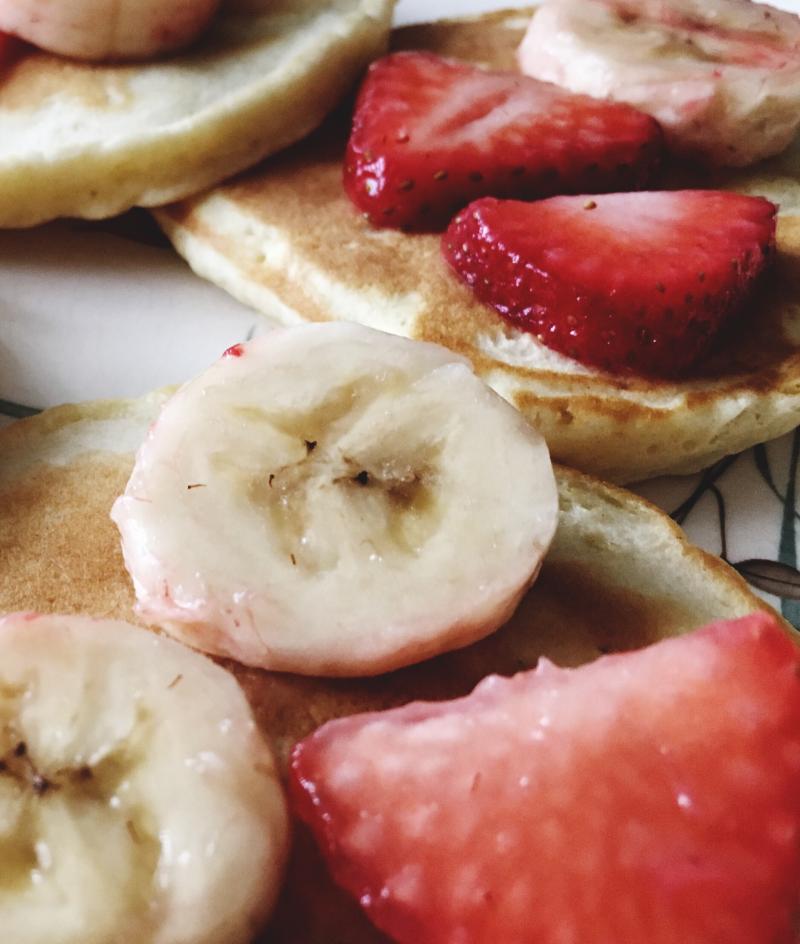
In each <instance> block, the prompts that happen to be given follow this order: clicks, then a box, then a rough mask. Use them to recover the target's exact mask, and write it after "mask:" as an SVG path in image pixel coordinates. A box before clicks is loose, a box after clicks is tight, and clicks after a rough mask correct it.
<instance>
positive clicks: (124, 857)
mask: <svg viewBox="0 0 800 944" xmlns="http://www.w3.org/2000/svg"><path fill="white" fill-rule="evenodd" d="M0 713H2V715H1V720H2V724H1V725H0V928H2V931H0V938H2V940H3V941H7V942H9V944H12V942H13V944H44V942H47V944H129V942H130V944H133V942H135V944H249V942H250V941H251V940H252V938H253V935H254V933H255V931H256V930H257V928H258V927H259V925H260V924H261V923H262V922H263V921H264V920H265V918H266V917H267V915H268V913H269V911H270V910H271V908H272V905H273V903H274V901H275V898H276V897H277V893H278V890H279V879H280V875H281V872H282V869H283V864H284V859H285V857H286V849H287V844H288V819H287V813H286V807H285V802H284V799H283V794H282V791H281V787H280V785H279V783H278V779H277V774H276V772H275V767H274V764H273V759H272V755H271V753H270V750H269V748H268V747H267V746H266V745H265V743H264V742H263V740H262V739H261V737H260V735H259V733H258V731H257V729H256V726H255V723H254V721H253V718H252V715H251V712H250V708H249V706H248V704H247V701H246V699H245V697H244V695H243V693H242V692H241V690H240V689H239V686H238V685H237V684H236V681H235V680H234V679H233V677H232V676H231V675H229V674H228V673H227V672H225V671H224V670H223V669H221V668H219V667H218V666H216V665H215V664H214V663H213V662H211V661H210V660H208V659H206V658H204V657H202V656H200V655H198V654H197V653H195V652H192V651H190V650H188V649H185V648H184V647H182V646H180V645H178V644H177V643H174V642H172V641H171V640H168V639H163V638H159V637H158V636H155V635H154V634H152V633H149V632H147V631H146V630H143V629H137V628H135V627H133V626H131V625H129V624H127V623H121V622H113V621H110V620H91V619H89V618H84V617H75V616H69V617H67V616H36V615H33V614H15V615H12V616H7V617H5V618H3V619H0Z"/></svg>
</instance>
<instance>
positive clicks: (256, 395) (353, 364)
mask: <svg viewBox="0 0 800 944" xmlns="http://www.w3.org/2000/svg"><path fill="white" fill-rule="evenodd" d="M238 353H239V354H240V355H243V356H237V357H234V356H230V354H229V356H226V357H222V358H221V359H220V360H219V361H218V362H217V363H216V364H215V365H214V366H213V367H211V368H210V369H209V370H208V371H206V372H205V373H204V374H203V375H201V376H200V377H199V378H197V379H196V380H195V381H193V382H192V383H190V384H188V385H186V386H185V387H184V388H183V389H182V390H180V391H179V392H178V393H177V394H176V395H175V397H174V398H173V399H172V400H171V401H170V402H169V403H168V404H167V406H166V408H165V409H164V411H163V412H162V414H161V416H160V417H159V419H158V422H157V423H156V425H155V427H154V428H153V429H152V430H151V432H150V434H149V436H148V438H147V440H146V442H145V443H144V445H143V446H142V448H141V449H140V451H139V454H138V457H137V460H136V465H135V468H134V471H133V474H132V476H131V479H130V482H129V483H128V487H127V489H126V492H125V495H124V496H123V497H122V498H120V499H118V500H117V502H116V503H115V505H114V509H113V517H114V520H115V521H116V522H117V524H118V526H119V528H120V531H121V533H122V544H123V552H124V555H125V561H126V564H127V567H128V570H129V571H130V573H131V575H132V577H133V580H134V585H135V587H136V595H137V598H138V601H139V602H138V607H139V612H140V613H141V615H142V616H143V617H144V618H145V619H147V620H148V621H150V622H152V623H155V624H157V625H159V626H163V627H164V628H165V629H166V630H167V631H168V632H170V633H172V634H174V635H176V636H178V637H179V638H181V639H182V640H183V641H185V642H187V643H189V644H190V645H193V646H196V647H198V648H201V649H204V650H206V651H208V652H212V653H215V654H217V655H227V656H230V657H232V658H234V659H238V660H239V661H241V662H244V663H247V664H250V665H258V666H263V667H265V668H273V669H279V670H286V671H292V672H299V673H302V674H318V675H324V674H331V675H363V674H373V673H378V672H381V671H388V670H389V669H392V668H396V667H398V666H401V665H407V664H410V663H412V662H418V661H422V660H423V659H425V658H427V657H429V656H431V655H433V654H435V653H439V652H443V651H446V650H449V649H454V648H457V647H459V646H463V645H466V644H468V643H469V642H472V641H474V640H475V639H478V638H481V637H483V636H486V635H488V634H489V633H490V632H492V631H493V630H495V629H496V628H497V627H499V626H500V625H502V623H504V622H505V621H506V619H508V617H509V616H510V615H511V613H512V612H513V610H514V608H515V606H516V604H517V603H518V601H519V599H520V597H521V596H522V594H523V593H524V591H525V590H526V589H527V587H528V586H529V585H530V583H531V582H532V580H533V579H534V577H535V576H536V574H537V573H538V570H539V566H540V563H541V560H542V557H543V555H544V553H545V551H546V550H547V547H548V545H549V544H550V541H551V539H552V537H553V532H554V530H555V525H556V516H557V511H558V501H557V494H556V486H555V480H554V478H553V472H552V469H551V466H550V460H549V456H548V453H547V447H546V446H545V444H544V441H543V440H542V438H541V436H539V434H538V433H536V432H535V431H534V430H533V429H532V428H531V427H530V426H529V425H528V424H527V423H526V422H525V421H524V419H523V418H522V417H521V416H520V414H519V413H518V412H517V411H516V410H514V409H513V408H512V407H511V406H510V405H509V404H508V403H506V402H505V401H504V400H502V399H501V398H500V397H499V396H497V395H496V394H495V393H493V392H492V391H491V390H489V388H488V387H486V386H485V385H484V384H483V382H482V381H480V380H479V379H478V378H477V377H476V376H475V374H474V373H473V372H472V370H471V368H470V365H469V364H468V362H467V361H466V360H464V359H463V358H461V357H459V356H458V355H456V354H453V353H452V352H450V351H448V350H445V349H444V348H442V347H438V346H436V345H432V344H422V343H420V342H416V341H409V340H406V339H404V338H399V337H395V336H393V335H388V334H383V333H381V332H379V331H373V330H371V329H369V328H364V327H361V326H359V325H353V324H344V323H339V324H326V325H304V326H302V327H298V328H292V329H286V330H282V331H275V332H272V333H270V334H269V335H267V336H265V337H264V338H259V339H256V340H254V341H252V342H249V343H247V344H244V345H241V346H240V347H239V350H238ZM511 481H513V482H514V488H509V487H508V482H511Z"/></svg>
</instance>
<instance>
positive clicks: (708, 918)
mask: <svg viewBox="0 0 800 944" xmlns="http://www.w3.org/2000/svg"><path fill="white" fill-rule="evenodd" d="M799 655H800V652H798V649H797V647H796V645H795V643H794V642H793V641H792V640H790V639H789V638H788V636H787V635H785V634H784V632H783V631H782V630H781V629H780V627H779V626H778V625H777V623H776V621H775V620H774V618H773V617H770V616H767V615H766V614H757V615H753V616H750V617H745V618H743V619H740V620H735V621H731V622H727V623H715V624H712V625H711V626H708V627H706V628H705V629H703V630H698V631H697V632H695V633H692V634H690V635H687V636H683V637H680V638H675V639H669V640H667V641H664V642H661V643H658V644H657V645H654V646H652V647H650V648H648V649H645V650H641V651H639V652H634V653H628V654H625V655H616V656H610V657H606V658H602V659H600V660H598V661H597V662H595V663H593V664H591V665H588V666H585V667H583V668H579V669H575V670H563V669H559V668H556V667H555V666H554V665H552V664H551V663H549V662H543V663H542V664H540V666H539V668H538V669H536V670H535V671H533V672H525V673H522V674H520V675H517V676H515V677H514V678H512V679H503V678H500V677H497V676H493V677H490V678H488V679H485V680H484V681H483V682H482V683H481V684H480V685H479V686H478V687H477V688H476V689H475V691H474V692H473V693H472V694H471V695H469V696H468V697H466V698H462V699H459V700H457V701H452V702H446V703H442V704H424V703H417V704H413V705H408V706H406V707H404V708H400V709H395V710H393V711H387V712H383V713H380V712H378V713H373V714H367V715H360V716H355V717H352V718H347V719H344V720H340V721H334V722H332V723H330V724H327V725H325V726H324V727H322V728H321V729H320V730H318V731H317V732H316V733H315V734H313V735H312V736H311V737H309V738H307V739H306V740H305V741H303V742H302V743H300V744H299V745H298V746H297V747H296V748H295V750H294V754H293V758H292V790H293V794H294V800H295V806H296V808H297V810H298V811H299V813H300V815H301V816H302V817H303V818H304V819H305V820H306V821H307V822H308V823H309V824H310V825H311V827H312V829H313V830H314V832H315V835H316V837H317V840H318V842H319V843H320V845H321V846H322V848H323V851H324V852H325V854H326V856H327V859H328V862H329V864H330V866H331V868H332V870H333V872H334V875H335V877H336V878H337V881H338V882H339V883H340V884H342V885H343V886H344V887H345V888H347V889H348V890H349V891H350V892H352V893H353V894H354V895H355V896H357V897H358V898H359V899H360V901H361V904H362V906H363V907H364V908H365V909H366V911H367V912H368V914H369V915H370V917H371V918H372V920H373V921H374V922H375V924H377V925H378V927H380V928H381V929H383V930H384V931H385V932H386V933H388V934H389V935H390V936H392V937H393V938H394V939H395V940H397V941H399V942H402V944H420V942H423V941H424V942H425V944H497V942H503V944H566V942H569V944H587V942H592V944H622V942H625V944H642V942H648V944H790V942H791V941H793V940H794V937H793V930H792V929H793V920H794V918H795V916H796V914H797V909H798V905H800V680H799V679H798V672H800V658H798V656H799Z"/></svg>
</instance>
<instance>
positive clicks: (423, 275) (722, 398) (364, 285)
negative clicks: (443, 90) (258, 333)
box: [160, 13, 800, 481]
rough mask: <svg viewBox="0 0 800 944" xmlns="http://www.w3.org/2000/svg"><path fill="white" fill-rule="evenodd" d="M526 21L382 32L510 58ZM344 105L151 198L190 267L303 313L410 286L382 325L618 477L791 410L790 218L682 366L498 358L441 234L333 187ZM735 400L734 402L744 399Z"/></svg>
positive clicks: (723, 448)
mask: <svg viewBox="0 0 800 944" xmlns="http://www.w3.org/2000/svg"><path fill="white" fill-rule="evenodd" d="M525 23H526V16H525V14H524V13H520V14H517V13H515V14H513V15H510V14H509V13H498V14H494V15H488V16H485V17H482V18H481V19H479V20H475V21H469V20H465V21H460V22H450V23H440V24H427V25H423V26H418V27H411V28H407V29H402V30H397V31H395V33H394V39H393V44H394V46H395V48H416V49H429V50H432V51H435V52H438V53H443V54H445V55H452V56H457V57H460V58H464V59H468V60H471V61H475V62H479V63H481V64H483V65H487V66H490V67H496V68H501V69H502V68H504V69H509V68H514V64H515V51H516V47H517V45H518V43H519V40H520V39H521V36H522V31H523V29H524V26H525ZM349 114H350V110H349V109H344V110H342V111H340V113H339V114H338V115H336V116H335V117H334V119H332V120H331V121H329V122H328V124H327V125H326V127H325V128H323V129H322V130H321V131H320V132H319V133H317V134H315V135H313V136H312V137H311V138H309V139H308V140H307V141H305V142H303V143H301V144H300V145H298V146H296V147H294V148H292V149H290V150H289V151H287V152H285V153H284V154H283V155H281V156H279V157H277V158H275V159H272V160H270V161H268V162H267V163H266V164H264V165H261V167H259V168H257V169H256V170H254V171H252V172H250V173H248V174H246V175H244V176H243V177H240V178H238V179H236V180H234V181H233V182H231V183H229V184H227V185H224V186H222V187H219V188H217V189H216V190H214V191H212V192H211V194H210V195H209V197H208V198H203V197H200V198H197V199H194V200H189V201H186V202H184V203H182V204H176V205H174V206H172V207H169V208H166V209H165V210H162V211H160V220H161V222H162V224H163V225H164V227H165V229H166V230H167V232H168V233H169V234H170V235H171V237H172V238H173V240H174V241H175V242H176V245H178V247H179V248H181V250H182V251H184V252H185V253H186V255H187V256H188V258H189V259H190V261H192V262H193V264H195V266H196V268H197V269H198V271H200V272H201V274H205V275H208V276H209V277H210V278H212V279H214V280H216V281H219V282H220V284H222V285H223V286H224V287H226V288H228V289H229V290H231V291H233V292H234V293H235V294H237V293H239V294H242V293H243V294H242V297H245V299H246V300H248V301H251V303H253V304H256V305H258V306H259V307H260V304H259V301H258V297H257V295H256V294H253V295H252V297H250V295H249V294H248V293H250V292H253V293H257V292H258V290H259V288H263V289H266V290H268V291H269V292H270V293H273V294H274V295H275V296H277V298H278V299H279V300H280V302H282V303H283V304H284V305H286V306H288V307H289V308H290V309H292V310H293V311H295V312H297V313H299V314H300V315H301V316H302V317H303V318H306V319H310V320H328V319H330V318H331V317H332V315H331V311H332V305H331V302H332V300H333V299H337V301H338V304H339V309H338V311H339V314H338V315H337V317H350V315H349V314H348V313H347V299H348V298H349V297H358V298H359V299H360V300H361V301H362V302H363V303H365V304H367V305H369V304H374V305H375V306H377V307H380V306H383V307H384V308H385V307H386V306H387V304H390V303H391V302H392V300H395V299H401V300H402V299H403V298H407V297H409V296H410V295H412V294H413V296H414V297H415V299H417V300H418V301H419V303H420V305H421V308H420V309H419V311H418V313H417V314H416V315H414V316H412V317H410V319H409V321H408V322H407V323H406V322H405V321H403V320H402V319H403V317H405V316H399V317H398V319H397V321H393V320H392V318H391V317H387V323H388V324H390V325H391V327H390V330H393V331H396V332H397V333H401V334H407V335H409V336H411V337H415V338H420V339H423V340H426V341H434V342H437V343H440V344H444V345H445V346H447V347H449V348H450V349H452V350H454V351H458V352H459V353H461V354H464V355H465V356H466V357H468V358H469V359H470V360H471V361H472V362H473V364H474V365H475V367H476V370H477V371H478V373H479V374H480V375H481V376H483V377H484V378H485V379H486V380H487V381H488V382H489V383H490V384H492V386H495V388H496V389H498V390H499V391H500V392H501V393H502V394H503V395H504V396H506V397H508V399H510V400H511V401H512V402H513V403H514V404H515V405H516V406H517V407H518V408H519V409H520V410H521V411H522V412H523V413H524V414H525V415H526V416H527V417H528V418H529V419H531V421H532V422H534V423H535V424H536V425H537V426H538V427H539V428H540V430H541V431H542V432H543V433H544V435H545V437H546V438H547V441H548V444H549V445H550V447H551V451H552V452H553V454H554V456H555V458H556V459H558V460H559V461H562V462H564V463H566V464H568V465H571V466H574V467H576V468H581V469H585V470H587V471H591V472H594V473H596V474H600V475H603V476H604V477H608V478H611V479H613V480H616V481H633V480H636V479H641V478H645V477H648V476H649V475H655V474H661V473H663V472H665V471H667V470H670V469H672V470H676V471H688V470H690V469H697V468H700V467H702V466H703V465H704V464H708V463H710V462H711V461H714V460H715V459H716V458H719V457H720V456H721V455H723V454H725V453H727V452H732V451H737V450H738V449H741V448H744V447H745V446H747V445H751V444H753V443H755V442H758V441H761V439H765V438H771V437H772V436H775V435H778V434H780V433H782V432H785V431H786V430H788V429H790V428H792V427H793V426H794V425H795V424H796V423H797V421H798V419H800V347H798V344H800V217H784V218H782V220H781V223H780V226H779V234H778V236H779V253H778V259H777V263H776V265H775V266H774V267H773V269H772V270H771V271H770V272H769V273H768V275H767V277H766V278H765V279H764V281H763V284H762V286H761V289H760V291H759V292H758V293H757V294H756V296H755V298H754V300H753V301H752V304H751V305H750V308H749V310H748V311H747V312H745V314H744V315H743V317H742V318H741V319H740V320H739V322H738V323H737V324H736V325H734V326H733V327H732V328H731V329H730V330H729V331H728V333H727V335H726V336H725V337H723V338H722V339H721V341H720V343H719V345H718V349H717V350H716V352H715V353H714V354H713V356H712V357H711V358H710V359H708V360H707V362H706V363H705V364H704V365H703V366H702V368H701V369H699V370H698V371H697V373H696V374H695V375H694V376H693V377H692V378H690V379H687V380H685V381H679V382H671V381H661V380H653V379H647V378H642V377H636V376H632V375H625V376H623V375H619V376H615V375H610V374H606V373H602V372H598V371H591V372H586V371H583V370H582V369H579V370H578V371H575V370H574V369H573V368H571V367H567V368H565V367H564V366H563V364H564V363H568V362H566V360H565V361H564V362H562V363H561V366H552V365H550V366H547V365H545V364H540V363H537V365H536V366H530V365H529V364H528V363H525V362H524V361H523V362H515V363H510V362H509V361H503V362H501V361H499V360H498V359H497V357H496V356H495V355H494V354H493V353H492V352H491V351H487V348H486V345H485V344H484V343H482V341H481V339H485V338H487V337H499V338H507V337H513V336H515V335H518V334H519V332H517V331H516V329H513V328H511V327H510V326H509V325H507V324H506V323H505V322H504V321H503V319H502V318H501V317H500V316H499V315H498V314H497V313H496V312H495V311H494V310H493V309H491V308H490V307H488V306H486V305H483V304H481V303H479V302H478V301H476V300H475V298H474V297H473V295H472V292H471V290H470V289H469V288H468V287H467V286H465V285H464V284H462V283H461V282H460V281H459V280H458V279H457V278H456V277H455V276H454V275H453V274H452V273H451V272H450V270H449V268H448V267H447V265H446V264H445V262H444V260H443V258H442V254H441V249H440V236H439V235H436V234H408V233H403V232H400V231H397V230H391V229H376V228H374V227H373V226H371V225H370V224H369V223H368V222H367V221H366V220H365V219H364V218H363V217H362V216H361V215H360V214H359V213H358V212H357V211H356V209H355V208H354V207H353V205H352V204H351V203H350V201H349V200H348V199H347V198H346V196H345V194H344V191H343V188H342V164H341V158H342V153H343V149H344V144H345V141H346V137H347V133H348V123H349ZM683 176H684V179H683V180H682V185H688V184H690V183H693V184H694V185H701V186H714V185H715V181H714V180H710V179H708V178H701V177H700V176H699V175H698V176H696V177H695V179H691V174H689V178H688V179H686V172H685V171H684V172H683ZM722 183H724V180H722V179H720V181H717V182H716V184H717V185H721V184H722ZM212 206H213V208H214V212H213V213H212V212H211V210H212ZM226 207H227V208H228V210H226V209H225V208H226ZM225 212H229V213H230V214H231V219H232V222H230V229H229V230H228V231H226V230H225V229H224V227H221V226H220V225H218V221H219V220H220V219H221V216H222V215H223V214H224V213H225ZM214 214H217V215H214ZM233 215H235V217H236V220H233ZM248 221H251V224H248ZM248 225H250V229H248ZM260 227H263V230H262V229H259V228H260ZM270 231H275V232H276V233H278V234H279V236H280V239H281V241H283V242H284V243H285V245H286V246H287V247H290V257H289V262H288V264H287V265H285V266H283V267H280V266H273V265H271V264H270V263H269V260H267V262H266V264H265V254H264V253H263V252H258V251H257V249H258V245H260V241H262V240H263V241H264V242H265V243H267V244H268V243H269V241H270V236H269V232H270ZM236 234H239V235H240V236H241V237H242V238H241V240H237V238H236ZM251 238H252V239H253V244H252V245H250V244H249V243H248V239H251ZM186 239H189V240H192V241H193V242H194V243H195V248H194V249H193V248H192V247H190V246H189V244H188V243H184V240H186ZM198 244H199V248H201V249H207V250H210V251H212V252H213V253H215V254H217V258H218V259H224V264H225V266H226V267H227V266H231V267H232V268H231V269H230V271H227V269H226V272H227V274H225V275H224V276H223V275H222V274H220V273H221V272H222V269H219V268H217V265H218V263H214V262H208V261H207V260H206V262H202V261H200V259H199V256H195V255H194V253H195V252H197V251H198ZM294 262H297V263H298V264H299V263H301V262H302V263H303V264H307V265H308V266H309V267H310V270H311V269H313V270H314V271H315V272H319V273H321V274H322V275H323V277H324V280H325V281H324V283H321V282H318V281H315V280H314V279H313V278H312V277H310V276H307V274H306V273H305V270H296V269H295V268H294V267H293V264H292V263H294ZM265 297H266V296H265ZM253 299H256V300H255V301H253ZM265 305H266V307H265V309H264V310H265V311H266V310H267V308H268V305H267V303H266V302H265ZM352 317H354V318H355V319H356V320H359V316H358V315H355V314H354V315H353V316H352ZM739 404H746V406H745V407H744V409H743V410H741V412H738V411H740V409H741V408H740V406H739ZM760 434H761V435H760ZM620 447H622V449H623V450H624V452H625V457H624V460H623V458H622V457H621V455H620Z"/></svg>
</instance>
